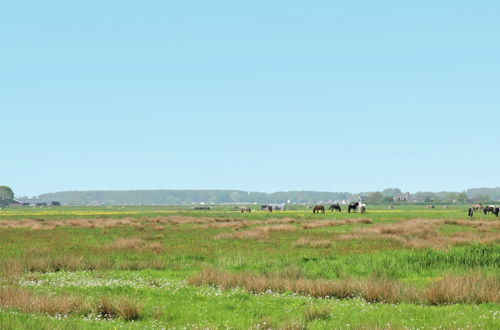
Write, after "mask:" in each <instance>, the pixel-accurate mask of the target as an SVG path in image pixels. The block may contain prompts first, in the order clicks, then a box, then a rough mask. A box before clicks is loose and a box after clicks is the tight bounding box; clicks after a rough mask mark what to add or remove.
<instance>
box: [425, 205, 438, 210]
mask: <svg viewBox="0 0 500 330" xmlns="http://www.w3.org/2000/svg"><path fill="white" fill-rule="evenodd" d="M427 208H428V209H434V208H436V207H435V206H434V205H427Z"/></svg>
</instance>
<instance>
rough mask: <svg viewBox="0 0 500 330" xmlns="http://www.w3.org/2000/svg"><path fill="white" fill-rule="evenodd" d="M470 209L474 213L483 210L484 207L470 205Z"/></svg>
mask: <svg viewBox="0 0 500 330" xmlns="http://www.w3.org/2000/svg"><path fill="white" fill-rule="evenodd" d="M472 209H473V210H474V212H476V211H479V210H484V206H482V205H481V204H472Z"/></svg>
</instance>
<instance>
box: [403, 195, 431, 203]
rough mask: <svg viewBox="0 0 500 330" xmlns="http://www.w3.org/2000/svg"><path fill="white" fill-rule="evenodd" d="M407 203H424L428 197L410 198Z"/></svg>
mask: <svg viewBox="0 0 500 330" xmlns="http://www.w3.org/2000/svg"><path fill="white" fill-rule="evenodd" d="M408 201H409V202H411V203H425V202H426V201H428V197H426V196H414V197H410V199H409V200H408Z"/></svg>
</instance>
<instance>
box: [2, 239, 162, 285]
mask: <svg viewBox="0 0 500 330" xmlns="http://www.w3.org/2000/svg"><path fill="white" fill-rule="evenodd" d="M145 249H148V251H150V252H153V253H161V252H162V251H163V246H162V245H161V244H158V243H155V242H153V243H149V244H146V245H145ZM165 267H166V264H165V262H164V261H163V260H158V259H154V258H148V259H146V260H120V261H119V262H117V261H113V260H112V259H110V258H106V257H103V258H100V259H97V258H92V259H88V258H87V257H85V256H82V255H72V254H71V255H66V254H57V253H50V252H47V251H46V250H29V251H27V252H26V253H24V254H23V255H22V256H20V257H16V258H9V259H5V260H3V261H2V262H1V263H0V275H2V277H3V278H5V279H7V280H10V279H14V278H17V277H19V275H21V274H22V273H23V272H40V273H48V272H56V271H60V270H65V271H78V270H110V269H121V270H141V269H165Z"/></svg>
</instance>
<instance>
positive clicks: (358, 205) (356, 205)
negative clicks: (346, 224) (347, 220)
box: [313, 202, 366, 213]
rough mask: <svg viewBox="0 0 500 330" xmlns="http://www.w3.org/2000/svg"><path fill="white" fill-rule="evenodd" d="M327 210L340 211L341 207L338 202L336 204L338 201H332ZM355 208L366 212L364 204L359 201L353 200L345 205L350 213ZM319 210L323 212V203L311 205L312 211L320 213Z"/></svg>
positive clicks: (354, 210)
mask: <svg viewBox="0 0 500 330" xmlns="http://www.w3.org/2000/svg"><path fill="white" fill-rule="evenodd" d="M328 210H330V211H332V212H333V211H337V212H342V208H341V207H340V204H338V203H333V204H332V205H330V207H329V208H328ZM357 210H359V212H361V213H365V212H366V205H365V204H361V203H360V202H353V203H350V204H349V205H348V206H347V212H348V213H351V211H353V212H356V211H357ZM320 212H321V213H325V207H324V206H323V205H315V206H314V207H313V213H320Z"/></svg>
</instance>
